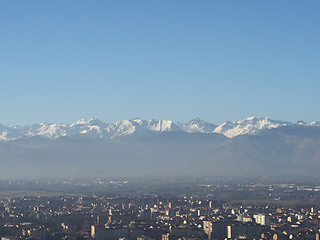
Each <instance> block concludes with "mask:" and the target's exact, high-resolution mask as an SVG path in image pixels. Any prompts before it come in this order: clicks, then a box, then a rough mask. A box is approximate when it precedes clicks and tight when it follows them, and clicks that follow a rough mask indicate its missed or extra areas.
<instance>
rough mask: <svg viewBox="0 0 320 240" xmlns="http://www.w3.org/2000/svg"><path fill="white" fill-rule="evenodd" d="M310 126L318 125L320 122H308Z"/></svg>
mask: <svg viewBox="0 0 320 240" xmlns="http://www.w3.org/2000/svg"><path fill="white" fill-rule="evenodd" d="M310 126H312V127H320V122H318V121H313V122H312V123H310Z"/></svg>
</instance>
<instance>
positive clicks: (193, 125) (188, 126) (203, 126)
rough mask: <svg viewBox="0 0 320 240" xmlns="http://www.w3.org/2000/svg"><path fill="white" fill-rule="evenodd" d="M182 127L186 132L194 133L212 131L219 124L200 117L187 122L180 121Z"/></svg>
mask: <svg viewBox="0 0 320 240" xmlns="http://www.w3.org/2000/svg"><path fill="white" fill-rule="evenodd" d="M178 125H179V126H180V127H181V129H182V130H183V131H185V132H189V133H194V132H201V133H212V132H213V131H214V129H216V127H217V125H215V124H213V123H209V122H205V121H203V120H201V119H200V118H198V117H197V118H195V119H193V120H191V121H189V122H187V123H178Z"/></svg>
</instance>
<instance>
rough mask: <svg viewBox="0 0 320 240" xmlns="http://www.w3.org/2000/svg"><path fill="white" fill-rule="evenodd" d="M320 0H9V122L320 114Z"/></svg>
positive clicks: (3, 64) (2, 70) (3, 9)
mask: <svg viewBox="0 0 320 240" xmlns="http://www.w3.org/2000/svg"><path fill="white" fill-rule="evenodd" d="M319 12H320V1H319V0H308V1H302V0H300V1H294V0H290V1H289V0H283V1H278V0H270V1H238V0H234V1H212V0H208V1H205V0H203V1H194V0H191V1H188V0H175V1H172V0H162V1H150V0H146V1H142V0H137V1H129V0H128V1H122V0H119V1H118V0H116V1H105V0H101V1H99V0H95V1H89V0H86V1H83V0H77V1H66V0H61V1H59V0H55V1H32V0H30V1H1V2H0V81H1V94H0V102H1V105H0V107H1V108H0V110H1V115H0V116H1V118H0V123H2V124H5V125H9V126H12V125H26V124H30V123H40V122H44V121H46V122H64V123H72V122H75V121H77V120H79V119H81V118H86V119H89V118H99V119H101V120H103V121H107V122H115V121H118V120H122V119H130V118H134V117H141V118H144V119H151V118H155V119H172V120H174V121H180V122H185V121H188V120H190V119H192V118H195V117H197V116H198V117H200V118H202V119H204V120H207V121H210V122H214V123H217V124H219V123H222V122H224V121H226V120H231V121H236V120H241V119H243V118H245V117H248V116H263V117H264V116H268V117H270V118H273V119H281V120H287V121H293V122H295V121H297V120H300V119H302V120H305V121H307V122H310V121H313V120H320V111H319V110H320V108H319V103H320V93H319V92H320V81H319V80H320V73H319V71H320V14H319Z"/></svg>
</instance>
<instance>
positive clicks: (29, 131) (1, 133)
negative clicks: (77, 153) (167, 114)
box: [0, 117, 320, 142]
mask: <svg viewBox="0 0 320 240" xmlns="http://www.w3.org/2000/svg"><path fill="white" fill-rule="evenodd" d="M293 125H303V126H315V127H320V122H319V121H313V122H311V123H310V124H308V123H305V122H303V121H302V120H299V121H298V122H297V123H291V122H287V121H280V120H272V119H270V118H267V117H248V118H245V119H243V120H240V121H234V122H230V121H227V122H225V123H223V124H221V125H216V124H214V123H210V122H206V121H204V120H201V119H200V118H198V117H197V118H195V119H192V120H190V121H188V122H186V123H180V122H177V123H175V122H173V121H172V120H155V119H151V120H143V119H141V118H134V119H130V120H121V121H118V122H115V123H107V122H103V121H101V120H99V119H89V120H86V119H80V120H78V121H76V122H74V123H72V124H64V123H47V122H43V123H40V124H30V125H28V126H14V127H8V126H5V125H2V124H0V141H2V142H6V141H15V140H19V139H23V138H29V137H34V136H43V137H45V138H49V139H57V138H60V137H66V136H69V137H70V136H78V137H84V136H85V137H97V138H109V139H114V138H117V137H125V136H130V135H146V136H147V135H150V134H152V133H153V132H169V131H182V132H187V133H219V134H223V135H224V136H226V137H228V138H233V137H236V136H238V135H244V134H251V135H255V134H258V133H260V132H262V131H263V130H265V129H273V128H279V127H283V126H293Z"/></svg>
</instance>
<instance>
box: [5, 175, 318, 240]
mask: <svg viewBox="0 0 320 240" xmlns="http://www.w3.org/2000/svg"><path fill="white" fill-rule="evenodd" d="M317 183H319V179H317V178H299V179H290V178H260V179H253V178H172V179H168V178H166V179H164V178H144V179H139V178H133V179H103V178H96V179H73V178H71V179H36V180H24V179H16V180H2V181H0V187H1V192H0V193H1V200H0V223H1V226H0V234H1V239H2V240H7V239H41V240H43V239H138V240H141V239H163V240H166V239H192V240H196V239H199V240H200V239H201V240H202V239H319V229H320V221H319V220H320V204H319V203H320V184H319V185H317Z"/></svg>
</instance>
